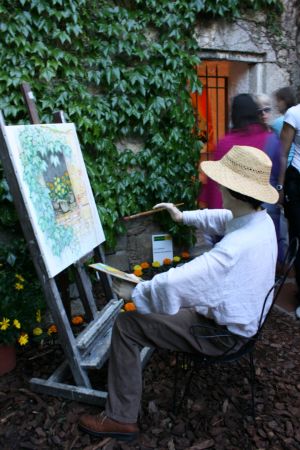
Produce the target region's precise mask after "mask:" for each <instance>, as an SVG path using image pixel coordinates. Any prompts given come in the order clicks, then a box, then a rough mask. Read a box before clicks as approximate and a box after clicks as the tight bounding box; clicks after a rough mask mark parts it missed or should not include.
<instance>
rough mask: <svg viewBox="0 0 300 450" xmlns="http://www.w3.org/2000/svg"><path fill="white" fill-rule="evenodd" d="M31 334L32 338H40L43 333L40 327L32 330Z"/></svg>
mask: <svg viewBox="0 0 300 450" xmlns="http://www.w3.org/2000/svg"><path fill="white" fill-rule="evenodd" d="M32 333H33V335H34V336H40V335H41V334H42V333H43V330H42V328H40V327H36V328H34V329H33V330H32Z"/></svg>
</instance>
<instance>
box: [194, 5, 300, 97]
mask: <svg viewBox="0 0 300 450" xmlns="http://www.w3.org/2000/svg"><path fill="white" fill-rule="evenodd" d="M284 3H285V9H284V12H283V14H282V16H281V18H280V20H279V21H278V22H276V21H274V22H273V23H269V24H268V25H266V24H267V23H268V21H267V17H266V16H265V15H264V14H261V13H257V14H252V15H251V14H249V15H247V17H243V18H241V19H239V20H236V21H235V22H232V23H229V22H227V21H225V20H207V19H205V20H201V19H199V23H198V25H197V26H196V29H195V37H196V39H197V42H198V44H199V54H200V56H201V58H202V59H203V60H209V59H213V60H223V61H224V60H227V61H235V62H237V61H238V62H243V63H247V64H248V65H249V74H248V75H249V78H248V91H249V92H252V93H253V94H255V93H262V92H264V93H267V94H271V93H272V92H273V91H274V90H275V89H278V88H279V87H283V86H286V85H292V86H293V87H294V89H295V91H296V92H300V77H299V64H300V63H299V61H300V59H299V53H300V45H299V43H300V37H299V25H300V18H299V10H300V5H299V2H298V1H287V0H284ZM244 88H245V87H244ZM240 92H241V91H239V92H235V94H237V93H240ZM244 92H245V90H244Z"/></svg>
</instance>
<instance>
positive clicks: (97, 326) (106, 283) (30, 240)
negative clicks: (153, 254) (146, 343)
mask: <svg viewBox="0 0 300 450" xmlns="http://www.w3.org/2000/svg"><path fill="white" fill-rule="evenodd" d="M22 92H23V96H24V99H25V102H26V105H27V108H28V111H29V115H30V120H31V123H34V124H38V123H40V120H39V116H38V112H37V108H36V105H35V101H34V96H33V93H32V91H31V88H30V86H29V85H28V84H26V83H24V84H23V85H22ZM54 117H55V122H56V123H61V122H64V117H63V113H62V112H59V113H55V115H54ZM5 128H6V126H5V121H4V118H3V115H2V113H1V112H0V152H1V153H0V155H1V160H2V164H3V168H4V173H5V176H6V179H7V182H8V185H9V188H10V192H11V194H12V196H13V199H14V203H15V207H16V210H17V213H18V216H19V219H20V223H21V226H22V230H23V233H24V236H25V239H26V241H27V245H28V247H29V250H30V253H31V257H32V260H33V263H34V266H35V269H36V272H37V275H38V277H39V280H40V282H41V285H42V288H43V291H44V294H45V298H46V301H47V304H48V307H49V309H50V311H51V314H52V317H53V320H54V322H55V324H56V325H57V328H58V336H59V340H60V343H61V346H62V349H63V351H64V353H65V357H66V360H65V361H64V362H63V363H62V364H61V366H60V367H58V368H57V370H56V371H55V372H54V373H53V374H52V375H51V376H50V377H49V378H48V380H43V379H40V378H32V379H31V380H30V384H31V387H32V389H33V390H35V391H37V392H40V393H44V394H50V395H55V396H61V397H64V398H67V399H71V400H77V401H84V402H87V403H91V404H100V405H102V404H103V403H104V402H105V399H106V397H107V393H106V392H105V391H99V390H95V389H93V388H92V386H91V382H90V379H89V374H88V370H89V369H99V368H100V367H102V365H103V364H104V362H105V361H106V360H107V358H108V354H109V347H110V339H111V331H112V325H113V322H114V320H115V318H116V317H117V315H118V313H119V311H120V309H121V307H122V305H123V301H122V300H118V299H116V298H114V296H113V294H112V291H111V280H110V277H108V276H107V275H106V274H104V273H102V274H101V281H102V284H103V288H104V291H105V295H106V299H107V300H109V299H110V300H109V301H108V303H107V305H106V306H105V307H104V308H103V309H102V310H101V311H98V310H97V307H96V303H95V299H94V297H93V293H92V285H91V281H90V278H89V276H88V274H87V273H86V271H85V269H84V262H85V260H86V259H87V258H89V257H91V256H93V254H94V255H96V258H97V259H98V261H104V253H103V250H102V248H101V246H99V247H97V248H95V249H94V250H93V252H92V254H89V255H87V256H86V257H84V258H82V259H81V260H79V261H77V262H76V263H75V264H73V265H72V266H71V267H72V270H73V271H74V275H75V282H76V285H77V288H78V291H79V294H80V299H81V301H82V304H83V307H84V309H85V312H86V316H87V318H88V319H89V320H90V323H89V324H88V326H87V327H86V328H85V329H84V331H82V332H81V333H80V334H79V335H78V336H77V337H76V338H75V336H74V334H73V331H72V328H71V326H70V321H69V317H70V299H69V291H68V289H69V282H68V275H67V269H66V270H64V271H63V272H61V273H60V274H59V275H58V276H56V277H54V278H49V276H48V274H47V271H46V267H45V263H44V261H43V258H42V255H41V252H40V249H39V246H38V243H37V240H36V237H35V234H34V232H33V228H32V224H31V222H30V219H29V217H28V213H27V210H26V207H25V204H24V201H23V196H22V194H21V190H20V187H19V184H18V181H17V177H16V174H15V172H14V167H13V163H12V161H11V158H10V155H9V151H8V148H7V144H6V139H5V136H6V131H5ZM150 354H151V350H150V349H148V348H144V349H143V350H142V351H141V360H142V364H143V366H144V365H145V364H146V362H147V361H148V359H149V357H150ZM69 371H71V373H72V376H73V379H74V382H75V385H74V384H67V383H65V382H64V381H63V380H64V379H65V378H66V375H67V373H68V372H69Z"/></svg>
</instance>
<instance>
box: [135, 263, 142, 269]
mask: <svg viewBox="0 0 300 450" xmlns="http://www.w3.org/2000/svg"><path fill="white" fill-rule="evenodd" d="M141 269H142V268H141V266H140V265H139V264H136V265H135V266H133V270H141Z"/></svg>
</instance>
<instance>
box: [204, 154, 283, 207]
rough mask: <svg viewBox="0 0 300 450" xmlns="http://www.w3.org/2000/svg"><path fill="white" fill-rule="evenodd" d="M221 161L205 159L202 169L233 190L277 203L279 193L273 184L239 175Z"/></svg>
mask: <svg viewBox="0 0 300 450" xmlns="http://www.w3.org/2000/svg"><path fill="white" fill-rule="evenodd" d="M221 161H222V160H220V161H203V162H202V163H201V169H202V170H203V172H204V173H205V174H206V175H207V176H208V177H209V178H211V179H212V180H214V181H216V182H217V183H219V184H221V185H222V186H225V187H226V188H228V189H231V190H232V191H235V192H239V193H240V194H243V195H247V196H248V197H252V198H255V199H256V200H260V201H262V202H265V203H272V204H274V203H277V201H278V198H279V194H278V192H277V190H276V189H275V188H274V187H273V186H272V185H271V184H260V183H258V182H255V181H254V180H251V179H249V178H246V177H245V176H242V175H239V174H238V173H236V172H234V171H233V170H231V169H230V168H228V167H226V166H225V165H224V164H222V162H221Z"/></svg>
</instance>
